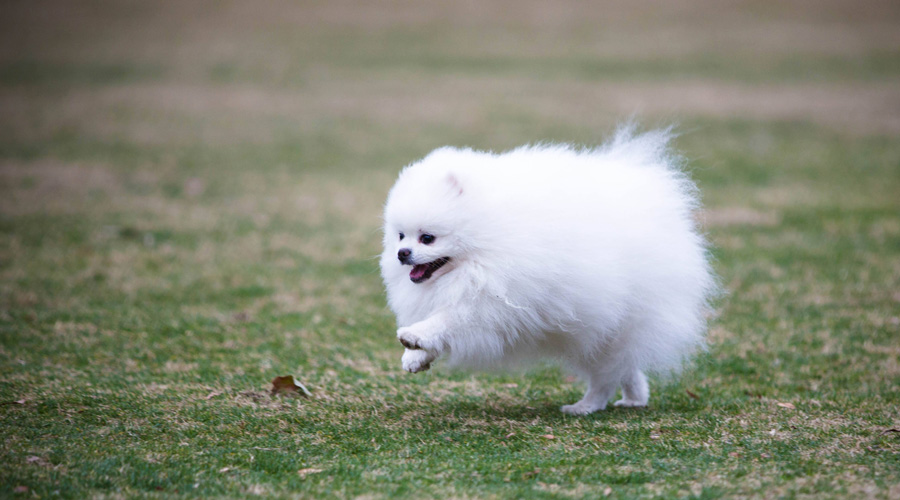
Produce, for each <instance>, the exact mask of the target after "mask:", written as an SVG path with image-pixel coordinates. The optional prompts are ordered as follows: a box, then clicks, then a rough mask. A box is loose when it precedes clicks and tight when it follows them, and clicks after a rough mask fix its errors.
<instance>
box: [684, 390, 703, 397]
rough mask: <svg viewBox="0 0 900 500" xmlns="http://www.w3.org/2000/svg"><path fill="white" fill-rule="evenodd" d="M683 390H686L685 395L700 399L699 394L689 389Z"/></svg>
mask: <svg viewBox="0 0 900 500" xmlns="http://www.w3.org/2000/svg"><path fill="white" fill-rule="evenodd" d="M684 392H686V393H687V395H688V396H690V397H691V399H700V396H698V395H696V394H694V393H693V392H691V391H689V390H687V389H685V390H684Z"/></svg>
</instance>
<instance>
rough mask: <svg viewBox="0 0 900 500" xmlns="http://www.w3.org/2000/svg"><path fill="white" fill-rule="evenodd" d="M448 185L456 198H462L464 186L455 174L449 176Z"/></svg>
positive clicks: (451, 173)
mask: <svg viewBox="0 0 900 500" xmlns="http://www.w3.org/2000/svg"><path fill="white" fill-rule="evenodd" d="M446 180H447V184H448V185H449V186H450V192H451V193H453V195H454V196H460V195H462V194H463V186H462V183H461V182H460V181H459V177H457V176H456V174H454V173H453V172H450V173H448V174H447V179H446Z"/></svg>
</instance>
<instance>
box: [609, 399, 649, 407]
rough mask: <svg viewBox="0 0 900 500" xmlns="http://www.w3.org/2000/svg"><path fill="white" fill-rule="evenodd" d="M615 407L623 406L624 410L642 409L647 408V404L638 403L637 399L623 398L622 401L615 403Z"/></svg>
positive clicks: (644, 402) (643, 402)
mask: <svg viewBox="0 0 900 500" xmlns="http://www.w3.org/2000/svg"><path fill="white" fill-rule="evenodd" d="M613 405H615V406H621V407H622V408H641V407H644V406H647V402H646V401H638V400H636V399H627V398H622V399H620V400H618V401H616V402H615V403H613Z"/></svg>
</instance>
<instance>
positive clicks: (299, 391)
mask: <svg viewBox="0 0 900 500" xmlns="http://www.w3.org/2000/svg"><path fill="white" fill-rule="evenodd" d="M272 395H273V396H278V395H288V396H303V397H306V398H308V397H310V396H312V394H310V392H309V390H308V389H307V388H306V387H305V386H304V385H303V384H301V383H299V382H297V381H295V380H294V376H293V375H285V376H283V377H275V378H274V379H272Z"/></svg>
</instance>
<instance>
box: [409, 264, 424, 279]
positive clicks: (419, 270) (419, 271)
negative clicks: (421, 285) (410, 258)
mask: <svg viewBox="0 0 900 500" xmlns="http://www.w3.org/2000/svg"><path fill="white" fill-rule="evenodd" d="M427 270H428V264H419V265H418V266H413V268H412V271H410V272H409V279H412V280H417V279H421V278H422V276H425V271H427Z"/></svg>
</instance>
